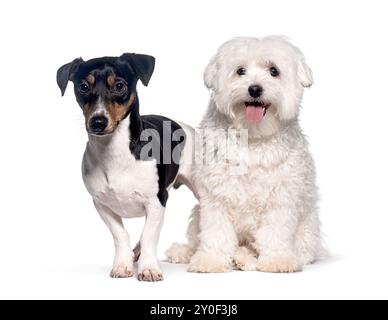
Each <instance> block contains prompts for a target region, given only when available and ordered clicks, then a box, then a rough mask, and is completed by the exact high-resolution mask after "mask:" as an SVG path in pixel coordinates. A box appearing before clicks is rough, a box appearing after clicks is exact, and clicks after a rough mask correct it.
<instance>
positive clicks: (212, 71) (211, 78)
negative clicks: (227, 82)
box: [203, 56, 217, 89]
mask: <svg viewBox="0 0 388 320" xmlns="http://www.w3.org/2000/svg"><path fill="white" fill-rule="evenodd" d="M216 75H217V56H214V57H213V58H211V60H210V62H209V63H208V65H207V66H206V68H205V72H204V74H203V81H204V82H205V86H206V88H208V89H214V82H215V79H216Z"/></svg>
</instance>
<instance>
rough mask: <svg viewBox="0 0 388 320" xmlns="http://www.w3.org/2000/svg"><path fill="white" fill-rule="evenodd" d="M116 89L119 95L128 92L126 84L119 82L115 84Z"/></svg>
mask: <svg viewBox="0 0 388 320" xmlns="http://www.w3.org/2000/svg"><path fill="white" fill-rule="evenodd" d="M114 89H115V91H116V92H117V93H124V92H125V91H126V90H127V86H126V85H125V83H124V82H122V81H118V82H116V83H115V86H114Z"/></svg>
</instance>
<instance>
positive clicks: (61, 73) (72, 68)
mask: <svg viewBox="0 0 388 320" xmlns="http://www.w3.org/2000/svg"><path fill="white" fill-rule="evenodd" d="M82 62H84V61H83V60H82V58H77V59H74V60H73V61H72V62H69V63H66V64H65V65H63V66H62V67H60V68H59V69H58V71H57V83H58V86H59V88H60V89H61V93H62V96H63V95H64V94H65V91H66V87H67V83H68V82H69V80H73V76H74V74H75V72H76V71H77V69H78V66H79V65H80V64H81V63H82Z"/></svg>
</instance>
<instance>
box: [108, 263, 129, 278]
mask: <svg viewBox="0 0 388 320" xmlns="http://www.w3.org/2000/svg"><path fill="white" fill-rule="evenodd" d="M110 276H111V277H112V278H130V277H132V276H133V269H132V266H127V265H114V266H113V268H112V271H111V272H110Z"/></svg>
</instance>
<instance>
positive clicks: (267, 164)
mask: <svg viewBox="0 0 388 320" xmlns="http://www.w3.org/2000/svg"><path fill="white" fill-rule="evenodd" d="M204 80H205V85H206V87H208V88H209V89H210V90H211V92H212V95H211V99H210V103H209V107H208V110H207V113H206V115H205V117H204V119H203V121H202V123H201V126H200V128H201V129H202V132H203V133H204V137H203V140H202V143H201V146H202V148H205V147H207V146H208V145H212V146H213V149H212V152H214V154H216V155H217V156H218V158H219V157H220V154H221V155H223V156H224V160H225V159H226V161H223V162H220V161H202V162H200V161H197V162H196V165H195V166H194V172H193V177H194V183H195V189H196V190H197V193H198V195H199V199H200V204H199V205H198V206H196V207H195V208H194V209H193V215H192V219H191V222H190V225H189V229H188V240H189V243H188V244H187V245H183V244H174V245H173V246H172V247H171V248H170V249H169V250H168V251H167V253H166V254H167V257H168V259H169V260H170V261H171V262H174V263H190V265H189V271H191V272H227V271H230V270H232V269H233V268H235V269H240V270H259V271H264V272H295V271H300V270H301V269H302V267H303V265H306V264H309V263H312V262H314V261H315V260H317V259H318V258H319V256H320V255H321V253H322V252H323V251H322V246H321V238H320V222H319V218H318V210H317V198H318V197H317V187H316V185H315V169H314V163H313V160H312V157H311V155H310V153H309V150H308V142H307V140H306V137H305V136H304V135H303V133H302V131H301V128H300V126H299V122H298V114H299V109H300V105H301V101H302V96H303V89H304V88H306V87H310V86H311V85H312V83H313V79H312V74H311V70H310V68H309V67H308V66H307V64H306V62H305V58H304V56H303V54H302V52H301V51H300V50H299V49H298V48H296V47H295V46H293V45H292V44H290V43H289V42H288V41H287V40H286V39H285V38H284V37H278V36H272V37H267V38H263V39H256V38H235V39H232V40H230V41H228V42H226V43H225V44H223V45H222V46H221V47H220V48H219V50H218V52H217V54H216V55H215V56H214V57H213V58H212V59H211V61H210V63H209V65H208V66H207V68H206V70H205V74H204ZM225 132H227V133H226V134H225ZM231 132H233V134H230V133H231ZM215 141H216V142H215ZM236 164H239V165H238V166H236ZM237 169H239V170H237Z"/></svg>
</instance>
